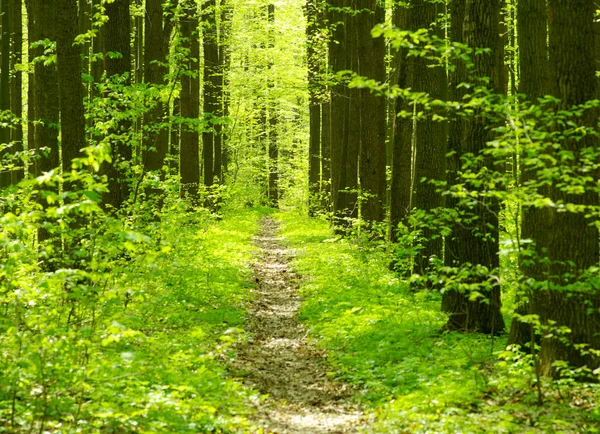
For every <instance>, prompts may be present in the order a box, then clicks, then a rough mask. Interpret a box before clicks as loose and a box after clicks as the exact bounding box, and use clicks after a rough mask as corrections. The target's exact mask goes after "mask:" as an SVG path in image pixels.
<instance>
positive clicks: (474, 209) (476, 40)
mask: <svg viewBox="0 0 600 434" xmlns="http://www.w3.org/2000/svg"><path fill="white" fill-rule="evenodd" d="M499 22H500V0H489V1H485V2H479V1H477V0H467V1H466V4H465V22H464V28H463V31H464V34H465V39H466V43H467V44H468V45H469V46H470V47H472V48H475V47H477V48H481V47H486V48H489V49H490V50H491V54H485V53H484V54H474V55H473V58H472V61H473V64H474V66H473V74H474V76H475V80H477V83H478V84H479V83H481V82H480V81H479V80H478V78H479V77H488V78H489V80H488V81H486V82H484V85H485V86H486V87H487V88H488V89H489V91H490V92H491V93H502V94H503V93H504V85H503V83H504V80H503V79H502V65H501V62H500V60H501V59H502V57H501V56H499V55H498V50H502V45H501V39H500V29H499V25H498V23H499ZM463 127H464V129H463V134H464V135H463V139H462V144H461V145H460V152H459V157H460V156H463V155H467V154H473V155H474V156H480V157H482V160H483V162H482V163H480V166H479V167H478V168H477V169H483V170H484V171H485V170H489V171H492V172H493V170H494V162H493V161H492V158H491V157H489V156H486V155H484V151H485V149H486V146H487V142H488V140H489V139H491V128H492V127H493V124H492V123H491V121H490V120H488V119H487V118H486V116H485V114H484V113H483V112H482V111H481V110H480V111H475V113H474V115H473V116H472V117H471V118H470V119H469V121H466V122H465V124H464V126H463ZM470 188H471V189H473V190H474V192H475V193H476V194H477V195H478V198H477V200H476V201H474V202H475V203H472V204H470V206H463V207H462V211H464V212H465V214H468V216H469V219H468V220H467V221H463V222H461V223H462V224H461V225H460V226H457V227H455V228H454V229H455V233H454V234H453V235H454V236H455V237H456V239H457V243H456V246H455V247H456V249H457V250H456V252H453V254H454V255H455V261H454V264H453V265H454V266H457V267H467V268H468V269H469V273H470V276H469V277H468V282H467V283H472V284H476V285H478V292H479V294H480V296H479V297H472V295H473V294H472V293H470V292H465V291H458V290H455V289H452V290H447V291H446V292H445V293H444V296H446V297H451V298H453V300H452V303H448V304H447V305H446V306H451V310H450V311H449V313H450V318H449V320H448V324H447V328H449V329H452V330H461V331H476V332H481V333H492V334H494V333H499V332H502V331H503V330H504V320H503V318H502V314H501V313H500V287H499V285H498V283H497V279H496V278H494V276H493V274H494V273H497V271H498V267H499V265H500V264H499V240H498V238H499V233H498V213H499V204H498V200H497V199H496V198H494V197H491V196H489V195H486V194H485V191H484V190H483V187H479V186H476V185H473V186H470ZM477 266H479V267H481V270H482V271H481V272H479V271H478V270H477V268H475V267H477Z"/></svg>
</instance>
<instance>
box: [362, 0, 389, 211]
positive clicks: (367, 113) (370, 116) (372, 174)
mask: <svg viewBox="0 0 600 434" xmlns="http://www.w3.org/2000/svg"><path fill="white" fill-rule="evenodd" d="M357 6H358V8H357V9H358V10H359V11H361V12H360V13H359V14H358V15H357V18H358V19H357V21H358V22H357V31H358V46H357V52H358V73H359V74H360V75H361V76H364V77H368V78H369V79H372V80H376V81H378V82H381V83H383V82H384V81H385V41H384V38H382V37H379V38H373V37H372V36H371V30H372V29H373V27H375V25H376V24H381V23H384V21H385V9H384V7H383V6H382V4H381V2H379V1H378V0H357ZM366 11H368V12H366ZM358 93H359V97H360V129H361V132H360V136H361V146H360V188H361V191H362V193H363V194H365V197H364V198H363V199H362V201H361V204H362V205H361V217H362V219H364V220H365V221H367V222H382V221H383V220H384V218H385V199H386V147H385V133H386V111H385V106H386V102H385V99H384V98H383V97H381V96H378V95H375V94H374V93H372V92H371V91H370V90H369V89H361V90H359V91H358Z"/></svg>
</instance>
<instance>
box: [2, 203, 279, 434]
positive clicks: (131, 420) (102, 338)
mask: <svg viewBox="0 0 600 434" xmlns="http://www.w3.org/2000/svg"><path fill="white" fill-rule="evenodd" d="M267 211H268V210H259V209H253V210H248V209H246V210H241V211H240V210H238V211H230V212H226V213H225V215H224V217H223V219H222V220H220V221H216V220H214V219H213V218H211V217H210V216H208V214H207V213H206V212H204V213H203V212H199V213H197V214H188V213H186V212H181V213H180V212H176V211H171V212H165V213H164V214H163V216H162V220H161V224H160V226H157V231H158V232H159V238H158V239H159V240H160V241H159V245H143V248H144V249H147V251H145V252H143V254H136V255H132V258H131V259H130V260H129V261H125V262H123V264H122V265H121V266H119V267H118V268H115V269H113V270H111V272H110V280H107V281H106V282H105V283H104V284H103V287H102V289H101V290H100V292H99V293H98V295H97V297H91V296H89V297H88V299H87V300H89V301H86V303H87V304H85V306H84V307H85V310H84V307H81V311H80V312H81V313H79V311H75V313H74V318H78V317H81V322H80V324H74V325H72V326H71V327H70V329H69V327H64V326H62V325H61V324H62V323H64V319H65V318H66V315H65V314H64V313H61V312H68V309H66V310H64V309H65V307H63V306H64V305H65V304H64V303H62V304H61V300H62V298H63V297H64V291H63V290H62V289H61V287H60V280H59V279H58V278H57V279H55V280H53V281H52V282H54V281H56V285H55V284H54V283H52V282H51V283H48V286H47V289H46V292H41V291H33V290H32V291H31V292H30V293H28V294H26V297H27V299H25V298H23V299H22V303H24V304H26V305H28V306H30V308H29V309H28V310H27V311H26V312H25V314H26V315H27V316H26V317H25V318H24V319H25V320H26V321H27V322H28V323H29V324H31V327H32V328H31V332H27V331H25V332H22V335H23V336H26V339H24V340H21V338H20V337H19V335H17V334H15V333H12V334H8V333H6V334H0V344H1V345H0V348H1V349H0V371H2V372H3V375H0V432H31V431H32V430H33V431H34V432H38V431H40V430H45V431H44V432H56V433H59V432H60V433H76V432H85V433H126V432H127V433H160V432H164V433H174V432H177V433H180V432H181V433H183V432H190V433H197V432H223V433H224V432H252V430H253V428H252V423H251V422H250V421H249V420H248V418H249V415H250V414H251V412H252V411H253V406H252V404H251V402H252V401H254V400H256V399H259V397H258V396H257V395H256V393H255V392H254V391H252V390H250V389H247V388H245V387H243V386H242V385H241V384H240V383H238V382H236V381H235V380H234V379H231V378H230V377H229V376H228V373H227V372H226V369H225V366H226V364H227V363H228V362H229V361H230V360H231V358H233V357H235V353H234V351H233V349H232V344H234V343H235V342H237V341H239V340H240V339H244V336H245V335H244V331H243V327H244V324H245V309H246V306H247V304H248V303H249V302H250V294H251V293H250V291H248V288H249V287H251V285H252V281H251V276H252V271H251V270H250V267H249V264H250V262H251V259H252V255H253V254H254V252H255V251H256V247H255V246H254V243H253V241H252V237H253V236H254V235H255V234H256V231H257V229H258V221H259V219H260V217H261V216H263V215H264V214H265V213H266V212H267ZM132 246H133V244H132ZM132 248H133V247H132ZM34 283H35V282H33V283H32V288H36V286H34ZM55 286H56V287H55ZM21 297H24V296H23V295H21ZM57 306H58V307H57ZM67 307H68V305H67ZM90 315H93V316H92V318H93V319H92V320H90ZM34 327H35V328H34ZM38 329H39V330H42V331H43V333H38V332H36V330H38ZM25 333H28V334H25ZM3 384H4V385H5V386H7V388H6V389H5V390H6V391H7V392H8V390H11V393H4V391H2V388H3V387H4V386H3ZM8 388H10V389H8ZM12 391H14V392H12ZM13 407H14V408H15V409H16V411H13ZM11 414H14V415H15V416H13V417H14V426H13V427H11V425H13V421H11ZM3 426H4V427H5V428H2V427H3ZM42 428H43V429H42ZM6 430H8V431H6ZM40 432H41V431H40Z"/></svg>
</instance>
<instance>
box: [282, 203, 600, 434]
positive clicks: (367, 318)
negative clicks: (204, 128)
mask: <svg viewBox="0 0 600 434" xmlns="http://www.w3.org/2000/svg"><path fill="white" fill-rule="evenodd" d="M277 216H278V218H280V219H282V221H283V227H282V234H283V235H284V237H285V238H286V240H288V242H289V245H290V247H291V248H292V249H293V251H294V260H293V261H292V267H293V269H294V270H296V271H297V272H298V273H300V274H302V275H303V276H305V278H304V280H303V282H302V284H301V286H300V293H301V294H302V296H303V305H302V309H301V312H302V313H301V318H302V319H303V320H304V321H306V323H307V325H308V326H309V327H310V335H311V337H312V338H313V339H314V340H315V341H316V342H317V343H318V345H319V346H320V347H322V348H325V349H326V350H327V351H328V354H329V355H330V362H331V366H332V368H331V373H330V374H331V375H332V376H336V377H338V378H340V379H343V380H345V381H348V382H349V383H350V384H352V385H353V386H354V387H355V388H356V391H357V394H356V395H355V399H358V400H365V401H367V402H369V404H370V405H371V406H372V410H371V411H374V412H375V413H376V414H377V416H378V419H379V421H378V422H377V423H376V424H375V428H374V430H375V431H376V432H399V433H403V432H498V433H502V432H505V433H508V432H540V433H542V432H597V430H598V424H599V421H600V413H599V411H598V406H597V403H598V401H597V400H598V387H597V385H577V383H576V382H574V381H572V380H568V379H566V380H563V381H559V382H556V383H551V382H549V381H547V380H543V379H542V380H539V379H536V375H535V369H534V366H533V363H532V358H531V356H527V355H525V354H523V353H519V352H517V351H514V350H512V351H511V350H506V336H503V337H498V338H494V337H490V336H481V335H478V334H466V335H465V334H461V333H457V332H454V331H444V330H443V327H444V324H445V323H446V322H447V315H446V314H443V313H441V312H440V311H439V304H440V298H441V294H439V293H431V292H428V291H417V292H415V291H413V290H411V288H410V286H409V284H408V282H407V281H405V280H403V279H400V278H399V277H398V275H397V274H396V273H394V272H392V271H390V270H389V267H388V265H389V260H390V254H389V252H386V250H385V246H384V245H383V244H382V243H372V242H368V241H365V240H364V239H363V240H361V239H360V238H350V239H343V238H340V237H338V236H336V235H334V234H333V233H332V231H331V230H330V228H329V225H328V223H327V222H326V221H323V220H314V219H307V218H306V217H302V216H298V215H293V214H278V215H277ZM538 381H539V382H540V383H539V384H538V383H537V382H538ZM538 387H539V389H540V390H541V394H542V400H543V403H540V402H538V398H539V396H538Z"/></svg>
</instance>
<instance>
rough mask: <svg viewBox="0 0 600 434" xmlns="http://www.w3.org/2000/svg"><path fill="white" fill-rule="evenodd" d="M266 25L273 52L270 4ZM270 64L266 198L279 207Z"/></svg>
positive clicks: (277, 146)
mask: <svg viewBox="0 0 600 434" xmlns="http://www.w3.org/2000/svg"><path fill="white" fill-rule="evenodd" d="M267 24H268V29H267V31H268V39H269V48H270V49H271V50H273V48H274V47H275V39H274V31H273V26H274V25H275V5H274V4H273V3H270V4H269V5H268V7H267ZM272 68H273V65H272V64H269V74H268V80H269V82H268V84H267V89H268V90H267V101H268V116H269V132H268V144H267V146H268V147H269V165H268V167H269V191H268V197H269V201H270V202H271V206H274V207H276V208H277V207H278V206H279V196H280V194H279V144H278V131H277V126H278V123H279V118H278V116H279V114H278V107H277V101H276V99H275V98H273V91H274V89H275V82H274V80H273V78H272V77H271V71H270V70H271V69H272Z"/></svg>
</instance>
